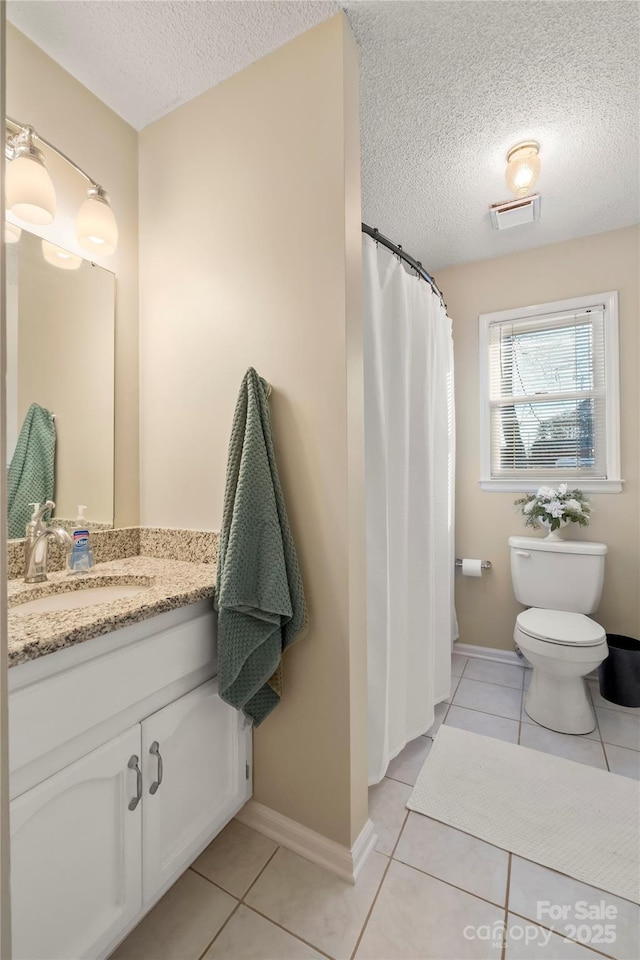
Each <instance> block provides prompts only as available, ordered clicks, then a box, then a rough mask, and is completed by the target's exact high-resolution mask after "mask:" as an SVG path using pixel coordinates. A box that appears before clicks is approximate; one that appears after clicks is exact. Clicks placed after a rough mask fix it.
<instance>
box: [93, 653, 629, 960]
mask: <svg viewBox="0 0 640 960" xmlns="http://www.w3.org/2000/svg"><path fill="white" fill-rule="evenodd" d="M453 672H454V674H455V676H454V679H453V684H452V689H451V696H450V698H449V701H448V702H447V703H443V704H440V705H439V706H438V708H437V710H436V720H435V723H434V725H433V727H432V728H431V730H429V731H428V734H427V735H425V736H423V737H418V739H417V740H414V741H413V742H412V743H410V744H408V746H407V747H406V748H405V750H404V751H403V752H402V753H401V754H400V756H398V757H396V758H395V760H393V761H392V762H391V763H390V764H389V768H388V770H387V776H386V777H385V779H384V780H382V782H381V783H379V784H377V785H376V786H375V787H372V788H371V790H370V792H369V813H370V816H371V818H372V819H373V821H374V823H375V825H376V832H377V834H378V845H377V848H376V851H375V852H374V853H373V854H372V855H371V856H370V858H369V860H368V861H367V863H366V864H365V867H364V869H363V872H362V874H361V876H360V879H359V880H358V883H357V884H356V885H355V886H352V885H350V884H347V883H344V882H343V881H341V880H339V879H337V878H336V877H334V876H332V875H331V874H329V873H327V872H326V871H324V870H322V869H321V868H320V867H317V866H315V864H312V863H310V862H309V861H308V860H304V859H303V858H302V857H299V856H297V855H296V854H294V853H291V852H290V851H289V850H286V849H284V848H283V847H279V846H278V845H277V844H276V843H274V842H273V841H272V840H269V839H267V838H265V837H263V836H262V835H261V834H258V833H256V832H255V831H253V830H250V829H249V828H248V827H245V826H244V825H243V824H241V823H239V822H237V821H232V822H231V823H230V824H229V825H228V826H227V827H226V829H225V830H224V831H223V832H222V833H221V834H220V835H219V836H218V837H217V838H216V839H215V840H214V841H213V843H212V844H211V845H210V846H209V847H208V848H207V850H205V852H204V853H203V854H202V855H201V856H200V857H199V859H198V860H196V862H195V863H194V864H193V867H192V868H191V869H190V870H187V872H186V873H185V874H184V875H183V876H182V877H181V878H180V879H179V880H178V882H177V883H176V884H174V886H173V887H172V888H171V890H170V891H169V892H168V893H167V894H166V895H165V896H164V897H163V899H162V900H161V901H160V903H158V905H157V906H156V907H155V908H154V909H153V910H152V912H151V913H150V914H149V915H148V916H147V917H145V919H144V920H143V921H142V923H141V924H140V925H139V926H138V927H137V928H136V929H135V930H134V931H133V933H131V934H130V936H129V937H128V938H127V940H125V942H124V943H123V944H122V945H121V946H120V947H119V948H118V950H117V951H116V953H115V954H114V955H113V958H112V960H307V958H309V960H311V958H314V960H315V958H323V957H324V958H332V960H349V958H357V960H467V958H469V960H597V957H602V956H603V955H604V956H606V957H611V958H613V960H637V958H638V957H640V910H639V908H638V907H637V906H636V905H634V904H632V903H630V902H629V901H626V900H621V899H620V898H618V897H614V896H612V895H611V894H608V893H604V892H603V891H601V890H597V889H595V888H593V887H589V886H586V885H585V884H583V883H579V882H578V881H576V880H572V879H571V878H570V877H566V876H564V875H562V874H559V873H555V872H554V871H552V870H548V869H547V868H545V867H541V866H539V865H538V864H535V863H531V862H529V861H527V860H522V859H521V858H520V857H517V856H512V855H511V854H509V853H507V852H506V851H504V850H500V849H498V848H497V847H493V846H491V845H490V844H488V843H485V842H484V841H482V840H478V839H477V838H475V837H472V836H469V835H468V834H465V833H462V832H461V831H459V830H455V829H453V828H452V827H449V826H446V825H445V824H442V823H439V822H438V821H435V820H431V819H430V818H428V817H423V816H420V815H419V814H416V813H410V812H408V811H407V810H406V808H405V804H406V801H407V799H408V797H409V794H410V793H411V789H412V785H413V783H414V782H415V779H416V777H417V775H418V773H419V772H420V769H421V767H422V764H423V763H424V760H425V758H426V756H427V754H428V753H429V750H430V749H431V744H432V742H433V741H432V737H433V736H434V734H435V733H436V731H437V729H438V728H439V727H440V725H441V724H442V723H445V724H450V725H453V726H457V727H462V728H464V729H465V730H472V731H475V732H478V733H483V734H485V735H486V736H493V737H499V738H500V739H502V740H509V741H511V742H513V743H522V744H524V745H526V746H529V747H532V748H534V749H536V750H543V751H545V752H548V753H554V754H557V755H559V756H562V757H567V758H569V759H571V760H577V761H578V762H580V763H587V764H591V765H593V766H597V767H601V768H603V769H608V770H611V771H612V772H614V773H619V774H622V775H623V776H628V777H636V778H640V709H638V710H632V709H626V708H624V707H617V706H615V705H614V704H610V703H608V702H607V701H605V700H602V699H601V698H600V696H599V693H598V688H597V683H595V682H594V683H591V684H590V691H591V696H592V699H593V703H594V706H595V709H596V715H597V718H598V728H597V730H596V731H594V732H593V733H592V734H589V735H587V736H583V737H574V736H565V735H563V734H557V733H552V732H551V731H549V730H545V729H544V728H543V727H539V726H538V725H537V724H534V723H533V722H532V721H531V720H530V719H529V718H528V717H527V716H526V714H525V713H524V710H523V707H522V699H523V691H524V690H525V689H526V687H527V682H528V679H529V677H530V671H528V670H527V671H526V670H524V669H523V667H520V666H518V665H515V666H512V665H510V664H501V663H494V662H493V661H484V660H478V659H468V658H466V657H461V656H458V655H454V657H453ZM542 901H549V904H550V905H552V906H555V905H563V904H567V905H575V904H576V903H577V902H578V901H586V903H587V904H589V905H591V904H595V905H599V904H600V903H601V901H604V902H605V903H606V905H607V906H608V908H609V909H610V910H611V911H612V912H615V920H614V921H613V922H614V928H613V930H612V931H611V932H609V931H608V930H606V929H604V930H603V931H602V932H599V931H598V929H597V923H596V924H594V922H593V921H592V920H591V921H587V922H586V923H585V922H584V921H583V922H582V924H580V921H579V920H578V921H577V922H576V918H574V917H572V916H571V915H569V916H568V918H567V919H566V920H564V921H563V920H555V919H552V918H550V915H549V910H548V909H545V907H544V906H543V907H542V908H539V904H540V902H542ZM539 909H542V910H543V911H545V912H543V913H542V914H540V913H539ZM606 922H607V921H606V920H605V921H604V923H606ZM571 923H573V924H574V929H571ZM567 924H568V925H567ZM576 926H577V927H578V928H579V929H578V930H576V929H575V927H576ZM580 928H581V929H580ZM504 931H506V935H505V933H504ZM598 933H600V942H598V943H594V942H593V941H591V943H590V945H589V947H587V945H586V944H585V943H581V942H578V941H580V940H581V939H582V940H584V939H585V937H586V936H589V935H590V936H594V935H596V936H597V935H598ZM613 935H615V939H612V936H613ZM565 937H566V938H567V939H565ZM610 939H612V942H611V943H609V942H607V941H608V940H610Z"/></svg>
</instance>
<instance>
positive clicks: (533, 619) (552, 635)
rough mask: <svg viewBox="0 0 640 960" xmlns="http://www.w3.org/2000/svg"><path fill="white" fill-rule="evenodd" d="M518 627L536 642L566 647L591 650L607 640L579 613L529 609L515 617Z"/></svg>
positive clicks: (594, 622) (590, 621)
mask: <svg viewBox="0 0 640 960" xmlns="http://www.w3.org/2000/svg"><path fill="white" fill-rule="evenodd" d="M516 624H517V626H518V627H519V628H520V630H521V631H522V633H525V634H527V635H528V636H530V637H533V638H534V639H536V640H543V641H545V642H547V643H555V644H558V645H560V646H568V647H575V646H580V647H594V646H597V645H598V644H600V643H602V641H603V640H605V639H606V636H607V635H606V632H605V630H604V628H603V627H601V626H600V624H599V623H596V621H595V620H591V618H590V617H585V615H584V614H582V613H569V612H568V611H566V610H543V609H540V608H538V607H531V608H530V609H529V610H524V611H523V612H522V613H520V614H518V617H517V620H516Z"/></svg>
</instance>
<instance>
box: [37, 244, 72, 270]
mask: <svg viewBox="0 0 640 960" xmlns="http://www.w3.org/2000/svg"><path fill="white" fill-rule="evenodd" d="M42 256H43V257H44V258H45V260H46V261H47V263H50V264H51V266H52V267H58V268H59V269H60V270H77V269H78V268H79V267H81V266H82V257H79V256H78V254H77V253H69V251H68V250H64V249H63V248H62V247H57V246H56V245H55V243H50V242H49V240H43V241H42Z"/></svg>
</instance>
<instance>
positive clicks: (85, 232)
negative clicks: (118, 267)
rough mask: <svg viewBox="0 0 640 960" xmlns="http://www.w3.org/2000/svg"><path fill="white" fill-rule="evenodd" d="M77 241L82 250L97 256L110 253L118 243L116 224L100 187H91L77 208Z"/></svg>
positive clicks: (106, 197)
mask: <svg viewBox="0 0 640 960" xmlns="http://www.w3.org/2000/svg"><path fill="white" fill-rule="evenodd" d="M76 229H77V233H78V242H79V244H80V246H81V247H83V249H84V250H88V252H89V253H95V254H98V255H99V256H107V255H109V254H112V253H113V252H114V251H115V249H116V247H117V245H118V224H117V223H116V218H115V217H114V215H113V210H112V209H111V207H110V205H109V197H108V195H107V194H106V193H105V192H104V190H103V189H102V188H101V187H92V188H91V189H90V190H89V191H88V196H87V199H86V200H85V201H84V203H83V204H82V206H81V207H80V209H79V210H78V219H77V221H76Z"/></svg>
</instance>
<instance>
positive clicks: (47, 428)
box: [6, 229, 115, 538]
mask: <svg viewBox="0 0 640 960" xmlns="http://www.w3.org/2000/svg"><path fill="white" fill-rule="evenodd" d="M6 254H7V410H6V416H7V468H8V470H9V477H8V480H9V501H10V502H9V537H10V538H17V537H24V534H25V530H24V528H25V525H26V522H27V521H28V519H29V516H30V513H31V510H30V508H29V505H28V504H29V502H30V501H32V500H35V499H38V497H39V496H40V497H41V499H46V497H45V496H44V495H43V494H41V491H43V490H44V489H50V488H51V485H52V486H53V495H52V498H53V500H55V502H56V509H55V516H56V517H57V518H59V519H60V520H69V521H73V520H74V519H75V517H76V516H77V512H78V505H79V504H86V505H87V511H86V515H87V519H88V520H89V521H90V522H91V524H95V525H96V526H97V525H105V526H112V525H113V509H114V508H113V456H114V327H115V313H114V309H115V276H114V274H113V273H111V272H110V271H108V270H105V269H103V268H102V267H98V266H96V265H95V264H93V263H91V262H90V261H88V260H82V259H81V258H79V257H77V256H76V255H75V254H71V253H69V252H68V251H66V250H63V249H62V248H60V247H56V246H54V245H53V244H51V243H48V241H46V240H41V239H40V237H36V236H34V235H33V234H31V233H29V232H28V231H27V230H24V229H23V230H22V232H21V234H20V238H19V240H18V241H17V242H15V243H10V244H8V245H7V247H6ZM33 404H37V407H32V405H33ZM39 408H42V409H39ZM12 460H14V461H15V462H14V465H13V468H12V467H11V463H12ZM12 498H13V502H12ZM25 517H26V520H25Z"/></svg>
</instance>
